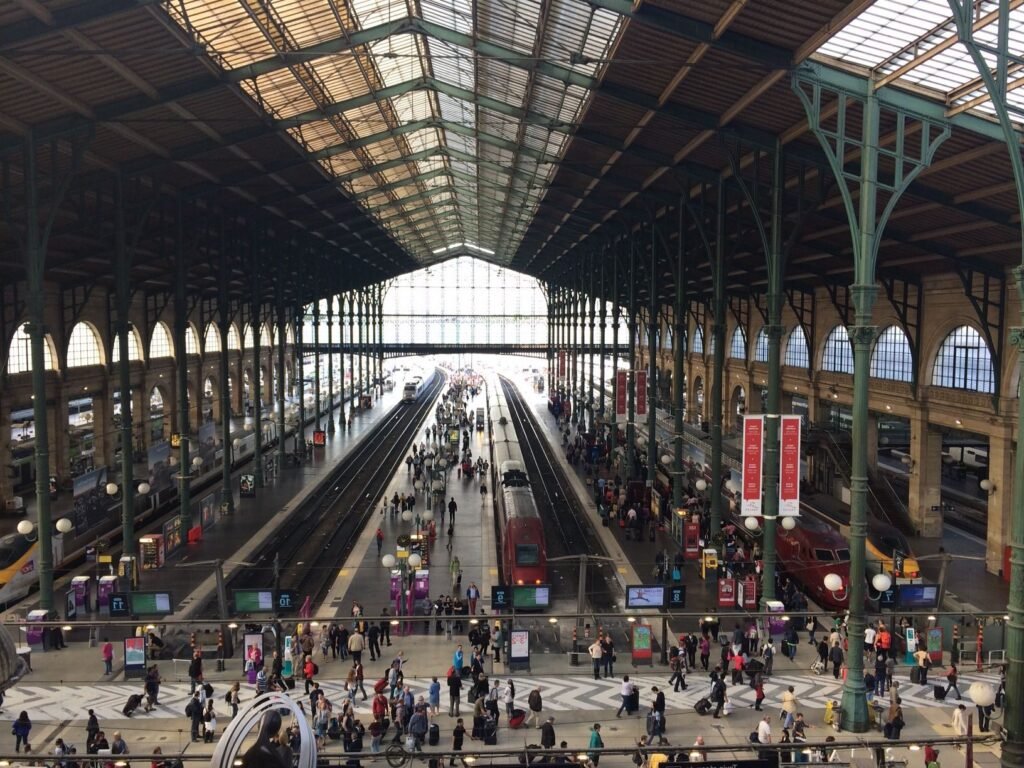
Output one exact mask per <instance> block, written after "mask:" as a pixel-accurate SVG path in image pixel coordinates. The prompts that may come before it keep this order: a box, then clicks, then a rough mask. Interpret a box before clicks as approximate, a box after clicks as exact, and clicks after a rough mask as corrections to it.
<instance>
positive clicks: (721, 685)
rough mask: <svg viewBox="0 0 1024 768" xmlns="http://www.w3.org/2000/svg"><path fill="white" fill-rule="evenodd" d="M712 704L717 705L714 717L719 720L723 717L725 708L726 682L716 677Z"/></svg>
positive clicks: (712, 687)
mask: <svg viewBox="0 0 1024 768" xmlns="http://www.w3.org/2000/svg"><path fill="white" fill-rule="evenodd" d="M711 702H712V703H713V704H714V705H715V714H714V717H715V719H716V720H717V719H718V718H720V717H721V716H722V708H723V707H724V706H725V680H723V679H722V678H721V677H716V678H715V680H714V682H713V683H712V684H711Z"/></svg>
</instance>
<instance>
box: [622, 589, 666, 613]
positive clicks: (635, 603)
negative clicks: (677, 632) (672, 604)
mask: <svg viewBox="0 0 1024 768" xmlns="http://www.w3.org/2000/svg"><path fill="white" fill-rule="evenodd" d="M626 607H627V608H654V609H657V608H664V607H665V587H663V586H661V585H660V584H659V585H656V586H644V585H636V586H632V587H629V586H627V587H626Z"/></svg>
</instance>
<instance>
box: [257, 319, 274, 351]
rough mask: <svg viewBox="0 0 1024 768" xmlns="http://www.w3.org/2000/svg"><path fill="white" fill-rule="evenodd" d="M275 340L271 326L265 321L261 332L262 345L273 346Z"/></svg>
mask: <svg viewBox="0 0 1024 768" xmlns="http://www.w3.org/2000/svg"><path fill="white" fill-rule="evenodd" d="M274 341H275V339H274V334H273V333H271V332H270V326H269V325H268V324H267V323H264V324H263V330H262V331H261V332H260V346H261V347H272V346H274Z"/></svg>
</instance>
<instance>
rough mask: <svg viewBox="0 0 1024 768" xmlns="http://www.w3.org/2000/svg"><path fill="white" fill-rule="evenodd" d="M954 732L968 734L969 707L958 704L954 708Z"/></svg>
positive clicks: (961, 734) (960, 734)
mask: <svg viewBox="0 0 1024 768" xmlns="http://www.w3.org/2000/svg"><path fill="white" fill-rule="evenodd" d="M953 732H954V733H955V734H956V735H957V736H966V735H967V707H965V706H964V705H963V704H958V705H957V707H956V709H954V710H953Z"/></svg>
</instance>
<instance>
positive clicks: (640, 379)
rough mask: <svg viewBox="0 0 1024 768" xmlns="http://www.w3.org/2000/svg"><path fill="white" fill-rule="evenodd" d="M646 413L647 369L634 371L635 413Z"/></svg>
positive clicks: (638, 414)
mask: <svg viewBox="0 0 1024 768" xmlns="http://www.w3.org/2000/svg"><path fill="white" fill-rule="evenodd" d="M646 414H647V371H637V372H636V415H637V416H644V415H646Z"/></svg>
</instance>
